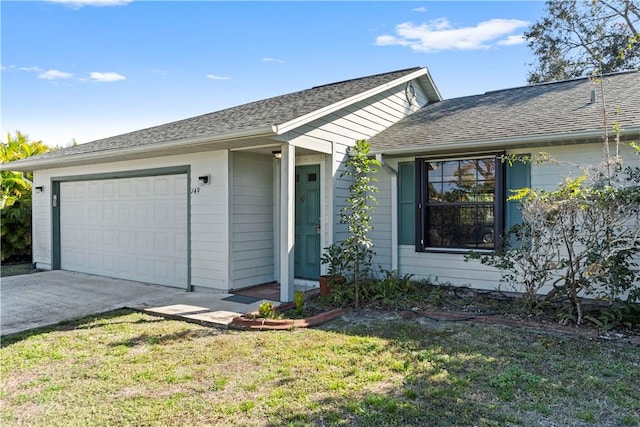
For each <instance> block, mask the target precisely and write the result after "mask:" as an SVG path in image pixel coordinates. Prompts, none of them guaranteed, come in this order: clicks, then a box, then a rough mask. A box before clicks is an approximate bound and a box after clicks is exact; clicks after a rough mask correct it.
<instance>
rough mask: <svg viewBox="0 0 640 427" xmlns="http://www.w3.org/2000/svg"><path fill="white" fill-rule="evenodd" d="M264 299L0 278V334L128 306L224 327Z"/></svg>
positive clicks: (127, 284) (79, 279) (52, 274)
mask: <svg viewBox="0 0 640 427" xmlns="http://www.w3.org/2000/svg"><path fill="white" fill-rule="evenodd" d="M263 301H265V300H258V299H256V298H250V297H245V296H242V295H234V294H229V293H226V292H186V291H184V290H180V289H174V288H169V287H165V286H157V285H149V284H145V283H140V282H132V281H128V280H120V279H113V278H109V277H101V276H93V275H89V274H82V273H73V272H69V271H60V270H56V271H45V272H41V273H33V274H25V275H20V276H11V277H3V278H2V279H0V335H8V334H12V333H16V332H22V331H26V330H29V329H33V328H38V327H41V326H48V325H54V324H56V323H60V322H63V321H68V320H73V319H77V318H80V317H84V316H89V315H94V314H100V313H104V312H108V311H111V310H115V309H118V308H123V307H128V308H135V309H143V310H145V311H148V312H149V313H152V314H159V315H163V316H167V317H173V318H178V319H184V320H189V321H195V322H199V323H203V324H210V325H216V326H223V327H226V326H228V325H229V323H231V320H232V319H233V318H234V317H236V316H239V315H240V314H242V313H247V312H250V311H254V310H257V308H258V306H259V305H260V304H261V303H262V302H263Z"/></svg>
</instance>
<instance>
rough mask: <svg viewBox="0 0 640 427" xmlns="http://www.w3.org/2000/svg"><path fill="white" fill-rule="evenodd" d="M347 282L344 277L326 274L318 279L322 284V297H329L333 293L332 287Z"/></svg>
mask: <svg viewBox="0 0 640 427" xmlns="http://www.w3.org/2000/svg"><path fill="white" fill-rule="evenodd" d="M345 281H346V279H345V278H344V276H340V275H337V274H336V275H330V274H325V275H322V276H320V277H319V278H318V282H319V283H320V295H327V294H329V293H330V292H331V286H332V285H334V284H342V283H344V282H345Z"/></svg>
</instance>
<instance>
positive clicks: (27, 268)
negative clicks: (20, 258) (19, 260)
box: [0, 263, 42, 277]
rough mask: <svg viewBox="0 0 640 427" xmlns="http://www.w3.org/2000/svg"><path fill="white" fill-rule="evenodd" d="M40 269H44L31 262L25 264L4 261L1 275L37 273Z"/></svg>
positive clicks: (0, 268) (0, 269) (0, 270)
mask: <svg viewBox="0 0 640 427" xmlns="http://www.w3.org/2000/svg"><path fill="white" fill-rule="evenodd" d="M38 271H42V270H39V269H35V268H33V264H31V263H24V264H6V263H3V264H2V265H1V266H0V277H8V276H17V275H19V274H29V273H37V272H38Z"/></svg>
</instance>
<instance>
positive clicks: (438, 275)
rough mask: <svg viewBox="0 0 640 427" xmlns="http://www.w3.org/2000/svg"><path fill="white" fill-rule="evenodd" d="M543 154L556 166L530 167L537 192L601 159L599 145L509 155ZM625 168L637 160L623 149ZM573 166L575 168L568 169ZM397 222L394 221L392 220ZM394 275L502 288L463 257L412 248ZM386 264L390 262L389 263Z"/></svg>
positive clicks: (380, 247) (378, 235)
mask: <svg viewBox="0 0 640 427" xmlns="http://www.w3.org/2000/svg"><path fill="white" fill-rule="evenodd" d="M539 151H544V152H546V153H549V154H550V155H551V156H552V157H553V158H554V159H555V160H557V161H559V162H560V163H559V164H556V163H543V164H540V165H532V168H531V186H532V187H533V188H538V189H546V190H553V189H555V188H556V186H557V184H558V183H559V182H561V181H562V179H563V178H564V177H565V176H567V175H573V176H577V175H578V174H580V169H579V167H580V166H586V165H589V164H596V163H598V162H600V161H601V159H602V145H601V144H588V145H566V146H559V147H544V148H536V149H530V150H518V151H517V152H516V151H514V152H512V153H534V154H535V153H537V152H539ZM623 154H624V158H625V161H626V164H627V165H633V166H637V165H639V164H640V157H638V156H637V155H635V153H634V152H633V151H632V150H630V149H626V150H624V152H623ZM412 160H414V158H412V157H407V158H403V159H387V163H389V164H390V165H391V166H392V167H394V168H397V164H398V162H403V161H412ZM571 165H575V166H571ZM377 178H378V180H379V182H378V184H379V188H380V194H379V195H378V200H379V201H380V205H379V206H378V207H377V208H376V212H375V214H374V224H375V226H376V230H375V232H374V234H373V235H374V236H375V241H374V244H375V246H374V250H375V251H376V252H377V253H378V257H377V258H376V263H377V264H380V265H386V264H385V261H386V260H385V259H384V257H383V256H382V255H383V254H385V256H386V253H387V252H389V251H390V250H391V232H390V228H389V231H387V230H386V228H382V227H380V226H379V224H380V223H384V222H385V221H389V220H388V219H387V218H391V211H390V204H388V203H386V200H387V199H388V197H389V194H390V176H389V174H388V173H386V172H384V171H380V172H379V173H378V174H377ZM396 220H397V219H396ZM398 258H399V260H398V272H399V273H400V274H401V275H404V274H413V275H415V278H417V279H421V278H422V279H426V278H430V279H437V281H438V282H439V283H447V282H448V283H451V284H454V285H459V286H470V287H473V288H478V289H496V288H498V287H500V286H501V287H502V290H513V289H505V286H506V285H504V284H502V285H501V283H500V271H499V270H497V269H494V268H492V267H488V266H485V265H482V264H481V263H480V262H479V261H477V260H469V261H465V255H464V254H451V253H433V252H415V248H414V247H413V246H409V245H402V246H399V256H398ZM389 262H390V261H389ZM549 290H550V288H543V289H542V290H541V293H546V292H548V291H549Z"/></svg>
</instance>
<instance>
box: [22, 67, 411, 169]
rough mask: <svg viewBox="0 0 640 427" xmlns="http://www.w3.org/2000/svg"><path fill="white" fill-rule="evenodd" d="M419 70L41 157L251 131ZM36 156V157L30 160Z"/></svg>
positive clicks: (304, 92)
mask: <svg viewBox="0 0 640 427" xmlns="http://www.w3.org/2000/svg"><path fill="white" fill-rule="evenodd" d="M419 69H420V67H415V68H409V69H405V70H399V71H393V72H389V73H384V74H376V75H372V76H368V77H362V78H357V79H352V80H346V81H342V82H337V83H331V84H327V85H322V86H316V87H313V88H311V89H306V90H302V91H299V92H294V93H290V94H286V95H281V96H276V97H273V98H268V99H263V100H260V101H255V102H250V103H248V104H243V105H239V106H237V107H232V108H228V109H225V110H220V111H216V112H213V113H208V114H204V115H201V116H196V117H191V118H188V119H184V120H179V121H176V122H172V123H167V124H163V125H159V126H155V127H151V128H148V129H142V130H138V131H134V132H131V133H126V134H122V135H118V136H113V137H109V138H104V139H100V140H97V141H93V142H88V143H86V144H80V145H76V146H73V147H68V148H64V149H61V150H57V151H51V152H48V153H45V154H42V155H40V156H38V157H37V158H38V159H45V158H53V157H63V156H70V155H75V154H87V153H94V152H101V151H107V150H116V149H123V148H130V147H140V146H147V145H148V146H152V145H153V144H158V143H163V142H169V141H176V140H181V139H188V138H197V137H207V136H215V135H219V134H224V133H228V132H234V131H244V130H247V131H250V130H251V129H259V128H262V127H265V126H270V125H278V124H282V123H286V122H288V121H290V120H293V119H295V118H297V117H301V116H304V115H305V114H308V113H312V112H314V111H316V110H318V109H321V108H324V107H327V106H329V105H332V104H334V103H336V102H339V101H341V100H344V99H347V98H350V97H352V96H356V95H359V94H361V93H363V92H366V91H368V90H371V89H374V88H376V87H378V86H381V85H384V84H386V83H389V82H391V81H393V80H395V79H398V78H401V77H403V76H406V75H408V74H411V73H413V72H415V71H417V70H419ZM33 159H35V157H34V158H31V159H28V160H33Z"/></svg>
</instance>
